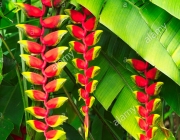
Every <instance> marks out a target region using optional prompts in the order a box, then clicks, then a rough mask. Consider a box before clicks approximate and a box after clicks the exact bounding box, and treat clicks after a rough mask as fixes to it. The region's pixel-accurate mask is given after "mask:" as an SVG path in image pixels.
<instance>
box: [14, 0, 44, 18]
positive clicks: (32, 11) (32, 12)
mask: <svg viewBox="0 0 180 140" xmlns="http://www.w3.org/2000/svg"><path fill="white" fill-rule="evenodd" d="M15 5H16V6H17V7H19V8H20V9H21V10H22V11H23V12H24V14H25V15H26V16H27V17H29V18H30V17H31V18H32V17H34V18H40V17H41V15H42V10H41V9H39V8H37V7H35V6H32V5H29V4H25V3H15Z"/></svg>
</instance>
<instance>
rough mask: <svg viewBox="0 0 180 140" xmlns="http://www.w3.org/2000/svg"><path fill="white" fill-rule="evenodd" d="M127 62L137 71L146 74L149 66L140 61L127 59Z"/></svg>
mask: <svg viewBox="0 0 180 140" xmlns="http://www.w3.org/2000/svg"><path fill="white" fill-rule="evenodd" d="M127 62H128V63H129V64H130V65H131V66H132V67H133V68H134V69H135V70H137V71H141V72H144V71H145V70H146V69H147V67H148V64H147V63H145V62H143V61H141V60H138V59H127Z"/></svg>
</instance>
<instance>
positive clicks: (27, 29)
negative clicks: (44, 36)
mask: <svg viewBox="0 0 180 140" xmlns="http://www.w3.org/2000/svg"><path fill="white" fill-rule="evenodd" d="M16 27H17V28H19V29H20V30H22V31H23V32H24V33H25V34H26V36H27V37H28V38H30V39H36V38H39V37H40V36H41V29H40V28H39V27H37V26H33V25H30V24H17V25H16Z"/></svg>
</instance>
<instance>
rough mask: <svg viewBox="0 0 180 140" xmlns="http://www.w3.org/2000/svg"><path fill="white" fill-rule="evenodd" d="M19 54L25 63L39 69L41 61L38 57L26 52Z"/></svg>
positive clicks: (41, 64)
mask: <svg viewBox="0 0 180 140" xmlns="http://www.w3.org/2000/svg"><path fill="white" fill-rule="evenodd" d="M20 56H21V58H22V59H23V60H24V61H25V62H26V65H28V66H29V67H31V68H34V69H39V70H40V69H41V68H42V66H43V61H42V60H41V59H39V58H36V57H34V56H31V55H27V54H21V55H20Z"/></svg>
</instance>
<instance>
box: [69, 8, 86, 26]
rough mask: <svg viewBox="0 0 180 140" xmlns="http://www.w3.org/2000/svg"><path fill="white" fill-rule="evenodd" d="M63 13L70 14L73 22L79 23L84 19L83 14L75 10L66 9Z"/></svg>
mask: <svg viewBox="0 0 180 140" xmlns="http://www.w3.org/2000/svg"><path fill="white" fill-rule="evenodd" d="M65 13H66V14H67V15H69V16H70V18H71V21H72V22H73V23H75V24H79V23H80V24H81V23H82V22H83V21H84V19H85V18H84V15H83V14H82V13H81V12H79V11H76V10H72V9H66V10H65Z"/></svg>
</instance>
